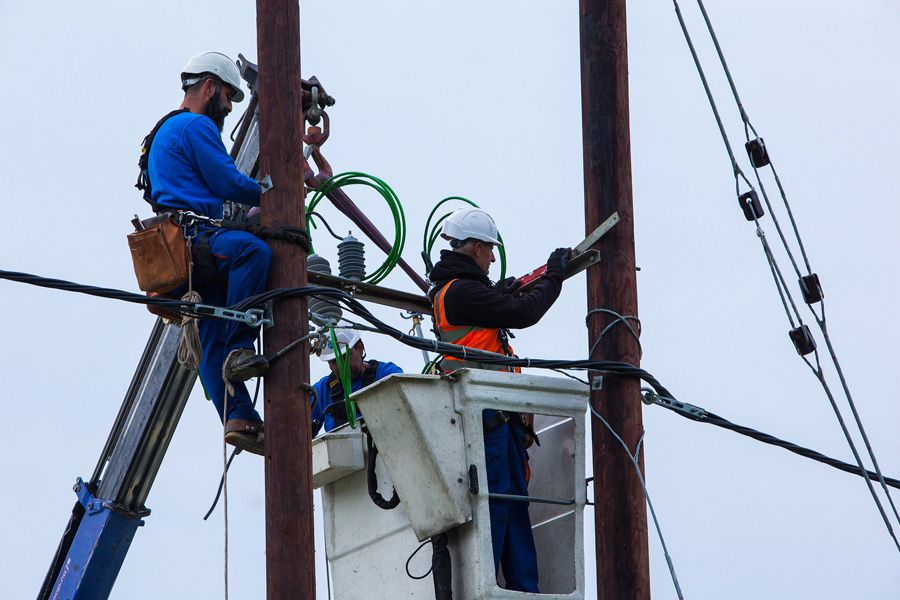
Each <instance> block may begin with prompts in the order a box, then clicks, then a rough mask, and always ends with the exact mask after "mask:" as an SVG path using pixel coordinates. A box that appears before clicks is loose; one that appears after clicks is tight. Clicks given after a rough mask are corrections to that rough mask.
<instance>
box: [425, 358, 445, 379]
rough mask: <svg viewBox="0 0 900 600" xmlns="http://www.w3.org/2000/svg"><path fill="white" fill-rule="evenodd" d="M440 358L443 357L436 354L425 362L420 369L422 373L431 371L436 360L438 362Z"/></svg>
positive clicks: (435, 364) (426, 373)
mask: <svg viewBox="0 0 900 600" xmlns="http://www.w3.org/2000/svg"><path fill="white" fill-rule="evenodd" d="M442 358H444V357H443V356H441V355H440V354H438V355H437V356H435V357H434V358H432V359H431V360H429V361H428V362H427V363H425V368H423V369H422V375H428V374H429V373H431V370H432V369H434V367H435V366H437V364H438V362H440V360H441V359H442Z"/></svg>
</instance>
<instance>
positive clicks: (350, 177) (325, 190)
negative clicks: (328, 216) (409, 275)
mask: <svg viewBox="0 0 900 600" xmlns="http://www.w3.org/2000/svg"><path fill="white" fill-rule="evenodd" d="M347 185H365V186H367V187H370V188H372V189H373V190H375V191H376V192H378V193H379V194H380V195H381V197H382V198H384V200H385V201H386V202H387V204H388V207H389V208H390V209H391V216H393V218H394V243H393V245H392V246H391V251H390V252H389V253H388V255H387V258H386V259H385V261H384V263H382V265H381V266H380V267H378V268H377V269H375V271H373V272H372V273H369V274H367V275H366V276H365V278H364V279H363V281H365V282H366V283H371V284H377V283H380V282H381V281H383V280H384V278H385V277H387V276H388V274H389V273H390V272H391V271H392V270H393V268H394V267H396V266H397V263H398V262H399V260H400V255H401V254H403V247H404V246H405V245H406V215H405V214H404V212H403V205H402V204H401V203H400V198H398V197H397V194H396V192H394V190H393V189H392V188H391V186H389V185H388V184H387V183H385V182H384V181H382V180H381V179H379V178H378V177H375V176H374V175H369V174H368V173H361V172H358V171H348V172H347V173H339V174H337V175H335V176H334V177H332V178H331V179H329V180H328V181H326V182H325V183H323V184H322V185H321V186H320V187H319V189H317V190H316V193H315V194H313V197H312V199H311V200H310V202H309V204H308V205H307V207H306V230H307V231H311V230H312V229H316V225H315V223H314V222H313V221H312V218H311V216H310V214H309V213H311V212H312V211H314V210H315V208H316V205H318V204H319V202H320V201H321V200H322V198H324V197H326V196H327V195H328V194H330V193H331V192H333V191H334V190H336V189H338V188H342V187H344V186H347ZM310 250H312V244H310Z"/></svg>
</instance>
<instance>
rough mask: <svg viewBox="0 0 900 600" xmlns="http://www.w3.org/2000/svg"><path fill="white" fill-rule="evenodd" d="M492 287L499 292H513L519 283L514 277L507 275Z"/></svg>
mask: <svg viewBox="0 0 900 600" xmlns="http://www.w3.org/2000/svg"><path fill="white" fill-rule="evenodd" d="M494 289H495V290H497V291H498V292H500V293H501V294H513V293H515V291H516V290H517V289H519V283H518V281H517V280H516V278H515V277H507V278H506V279H504V280H503V281H498V282H497V283H495V284H494Z"/></svg>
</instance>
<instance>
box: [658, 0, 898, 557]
mask: <svg viewBox="0 0 900 600" xmlns="http://www.w3.org/2000/svg"><path fill="white" fill-rule="evenodd" d="M673 3H674V6H675V12H676V15H677V17H678V21H679V24H680V25H681V29H682V32H683V34H684V37H685V41H686V42H687V45H688V48H689V49H690V51H691V55H692V57H693V59H694V64H695V66H696V68H697V71H698V73H699V75H700V79H701V81H702V83H703V86H704V89H705V91H706V95H707V99H708V100H709V103H710V106H711V108H712V110H713V114H714V116H715V118H716V123H717V125H718V126H719V131H720V133H721V135H722V139H723V141H724V143H725V146H726V149H727V151H728V156H729V159H730V160H731V163H732V169H733V171H734V174H735V180H736V183H737V184H738V185H737V191H738V195H740V187H739V182H738V180H737V178H738V176H739V175H740V177H742V178H743V179H744V181H745V182H747V184H748V185H749V187H750V189H751V190H753V185H752V184H750V182H749V181H747V178H746V176H745V175H744V174H743V172H742V171H741V170H740V167H739V166H738V164H737V161H736V158H735V155H734V152H733V151H732V149H731V144H730V142H729V140H728V136H727V134H726V132H725V128H724V126H723V124H722V120H721V117H720V115H719V111H718V108H717V106H716V104H715V101H714V99H713V97H712V93H711V91H710V89H709V85H708V83H707V80H706V75H705V73H704V71H703V68H702V66H701V64H700V60H699V58H698V56H697V53H696V50H695V48H694V44H693V41H692V39H691V36H690V33H689V31H688V29H687V26H686V24H685V21H684V18H683V15H682V13H681V9H680V7H679V5H678V1H677V0H673ZM697 5H698V7H699V9H700V12H701V13H702V15H703V20H704V22H705V23H706V27H707V30H708V32H709V35H710V37H711V39H712V41H713V45H714V46H715V49H716V54H717V56H718V58H719V62H720V64H721V66H722V69H723V71H724V73H725V76H726V78H727V80H728V84H729V87H730V89H731V93H732V96H733V97H734V100H735V103H736V105H737V108H738V112H739V114H740V118H741V121H742V123H743V125H744V136H745V139H746V140H747V149H748V153H749V152H750V150H751V139H750V133H751V131H752V133H753V135H754V136H755V139H754V140H753V142H756V143H757V146H758V148H761V153H762V155H763V156H764V160H755V159H753V157H752V156H751V161H750V162H751V166H752V167H753V170H754V174H755V177H756V180H757V184H758V185H759V189H760V192H761V193H762V196H763V200H764V202H765V204H766V207H767V208H768V210H769V213H770V216H771V218H772V221H773V223H774V224H775V228H776V231H777V232H778V235H779V238H780V240H781V243H782V246H783V248H784V250H785V253H786V254H787V255H788V258H789V259H790V262H791V265H792V266H793V268H794V272H795V273H796V275H797V277H798V278H799V279H800V281H801V285H805V284H804V283H803V277H804V276H803V274H802V273H801V271H800V268H799V266H798V264H797V260H796V259H795V257H794V253H793V252H792V250H791V247H790V244H789V242H788V240H787V237H786V236H785V233H784V231H783V229H782V227H781V224H780V223H779V221H778V218H777V216H776V215H775V212H774V210H773V207H772V203H771V202H770V200H769V196H768V193H767V191H766V189H765V185H764V183H763V180H762V177H761V175H760V168H761V167H764V166H766V165H768V166H769V167H770V170H771V172H772V176H773V178H774V180H775V183H776V185H777V187H778V191H779V193H780V195H781V199H782V203H783V205H784V208H785V211H786V213H787V215H788V219H789V221H790V224H791V228H792V230H793V233H794V240H795V242H796V244H797V246H798V248H799V250H800V254H801V256H802V258H803V263H804V265H805V267H806V273H807V276H814V274H813V273H812V269H811V267H810V261H809V257H808V255H807V252H806V248H805V246H804V244H803V240H802V237H801V236H800V231H799V227H798V225H797V221H796V218H795V217H794V213H793V210H792V209H791V206H790V202H789V201H788V199H787V194H786V192H785V190H784V186H783V185H782V182H781V178H780V177H779V176H778V173H777V171H776V169H775V166H774V164H773V163H772V160H771V157H770V156H769V154H768V151H766V150H765V145H764V144H763V142H762V138H761V137H759V134H758V132H757V131H756V128H755V127H754V126H753V124H752V122H751V121H750V118H749V115H748V114H747V111H746V110H745V108H744V105H743V102H742V101H741V99H740V95H739V94H738V91H737V86H736V85H735V82H734V78H733V76H732V74H731V70H730V69H729V67H728V64H727V61H726V60H725V55H724V52H723V51H722V47H721V44H720V43H719V40H718V36H717V35H716V33H715V29H714V27H713V25H712V21H711V20H710V18H709V14H708V13H707V11H706V7H705V6H704V4H703V1H702V0H697ZM757 163H761V164H757ZM750 213H752V214H753V220H754V221H755V224H756V233H757V236H758V237H759V238H760V241H761V243H762V246H763V251H764V253H765V255H766V260H767V261H768V263H769V267H770V270H771V271H772V277H773V279H774V280H775V285H776V289H777V291H778V294H779V297H780V299H781V301H782V304H783V306H784V309H785V312H786V314H787V316H788V320H789V322H790V323H791V328H792V329H794V328H795V327H796V323H795V321H794V317H796V319H797V323H799V324H800V327H804V328H805V327H806V326H805V325H804V324H803V320H802V318H801V316H800V313H799V310H798V309H797V306H796V303H795V302H794V300H793V295H792V294H791V292H790V289H789V287H788V285H787V282H786V281H785V279H784V276H783V274H782V273H781V270H780V268H779V267H778V264H777V261H776V259H775V257H774V254H773V252H772V250H771V247H770V246H769V244H768V243H767V241H766V237H765V233H764V232H763V230H762V228H761V227H760V225H759V216H761V215H756V211H755V210H752V209H751V211H750ZM816 285H818V281H817V280H816ZM816 302H818V303H819V304H820V306H821V309H820V313H817V312H816V310H815V308H814V307H813V304H815V303H816ZM789 305H790V308H789ZM807 307H808V309H809V311H810V312H811V313H812V315H813V317H814V319H815V321H816V323H817V325H818V327H819V330H820V331H821V333H822V336H823V338H824V339H825V342H826V346H827V348H828V353H829V356H830V358H831V361H832V364H833V365H834V367H835V370H836V372H837V374H838V378H839V380H840V382H841V386H842V390H843V392H844V397H845V399H846V401H847V403H848V405H849V406H850V410H851V412H852V414H853V417H854V420H855V423H856V426H857V429H858V431H859V433H860V435H861V437H862V439H863V442H864V444H865V446H866V450H867V452H868V455H869V459H870V460H871V461H872V465H873V466H874V468H875V477H874V478H876V479H877V480H878V481H879V483H880V485H881V488H882V490H883V491H884V494H885V496H886V497H887V499H888V502H889V504H890V506H891V509H892V511H893V514H894V517H895V518H896V519H897V521H898V523H900V512H898V510H897V507H896V505H895V503H894V500H893V497H892V496H891V493H890V491H889V489H888V485H887V482H886V481H885V479H884V476H883V474H882V472H881V467H880V465H879V464H878V460H877V458H876V456H875V453H874V450H873V448H872V445H871V442H870V440H869V437H868V434H867V433H866V430H865V427H864V426H863V424H862V419H861V418H860V416H859V412H858V410H857V408H856V403H855V401H854V400H853V396H852V394H851V392H850V388H849V384H848V383H847V380H846V377H845V376H844V373H843V369H842V367H841V365H840V361H839V359H838V357H837V352H836V351H835V349H834V346H833V343H832V341H831V336H830V335H829V333H828V326H827V321H826V319H825V301H824V299H823V298H821V297H820V298H819V299H818V300H817V301H812V302H809V301H808V302H807ZM792 311H793V315H792V314H791V313H792ZM801 356H803V355H802V354H801ZM815 359H816V366H813V364H812V362H810V361H809V359H807V358H806V356H803V361H804V362H805V363H806V364H807V365H808V366H809V367H810V369H811V370H812V372H813V374H814V375H815V376H816V378H817V380H818V381H819V383H820V384H821V386H822V388H823V390H824V391H825V393H826V396H827V397H828V399H829V402H830V403H831V406H832V410H833V411H834V413H835V416H836V417H837V419H838V422H839V424H840V426H841V429H842V432H843V433H844V436H845V438H846V440H847V443H848V445H849V446H850V448H851V451H852V453H853V455H854V458H855V459H856V460H857V463H858V467H859V469H858V471H859V474H860V475H861V476H862V477H863V478H864V479H865V480H866V485H867V486H868V488H869V491H870V493H871V495H872V497H873V499H874V501H875V504H876V506H877V508H878V511H879V513H880V514H881V516H882V519H883V520H884V522H885V525H886V527H887V529H888V532H889V533H890V535H891V537H892V538H893V540H894V543H895V545H896V546H897V549H898V551H900V542H898V540H897V537H896V535H895V534H894V531H893V527H892V526H891V523H890V519H889V518H888V516H887V514H886V512H885V510H884V507H883V506H882V503H881V500H880V498H879V497H878V495H877V493H876V491H875V488H874V486H873V485H872V482H871V481H870V477H869V473H870V472H869V471H868V469H866V468H865V465H864V464H863V462H862V459H861V457H860V455H859V452H858V451H857V449H856V445H855V443H854V441H853V438H852V436H851V435H850V432H849V430H848V429H847V427H846V424H845V422H844V418H843V415H842V414H841V410H840V408H839V407H838V406H837V403H836V402H835V400H834V396H833V394H832V392H831V389H830V387H829V386H828V383H827V381H826V378H825V375H824V371H823V369H822V367H821V363H820V361H819V354H818V351H817V350H816V351H815Z"/></svg>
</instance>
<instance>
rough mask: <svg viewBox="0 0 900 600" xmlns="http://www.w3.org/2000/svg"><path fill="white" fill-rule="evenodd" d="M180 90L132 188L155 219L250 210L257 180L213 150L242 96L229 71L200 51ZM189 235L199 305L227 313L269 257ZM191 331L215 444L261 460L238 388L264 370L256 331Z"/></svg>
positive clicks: (216, 324) (217, 237)
mask: <svg viewBox="0 0 900 600" xmlns="http://www.w3.org/2000/svg"><path fill="white" fill-rule="evenodd" d="M181 87H182V90H183V91H184V99H183V101H182V102H181V106H180V108H179V110H177V111H173V112H171V113H169V114H168V115H166V116H165V117H163V118H162V119H161V120H160V122H159V123H157V125H156V127H155V128H154V130H153V131H152V132H151V134H150V135H148V138H147V139H146V140H145V142H144V149H145V152H147V149H148V145H149V153H148V155H147V156H146V158H145V161H146V162H145V163H143V164H142V165H141V166H142V171H141V177H142V179H144V180H145V181H143V182H142V179H139V180H138V188H139V189H144V190H145V199H147V200H148V202H150V205H151V206H152V207H153V210H154V211H155V212H157V213H166V212H177V211H191V212H193V213H195V214H197V215H201V216H202V217H209V218H212V219H221V218H222V216H223V207H224V202H225V201H226V200H230V201H234V202H239V203H241V204H247V205H251V206H259V203H260V195H261V193H262V192H261V188H260V185H259V183H257V182H256V181H254V180H253V179H251V178H250V177H247V176H246V175H244V174H243V173H241V172H240V171H239V170H238V169H237V167H236V166H235V164H234V160H232V158H231V156H230V155H229V154H228V152H227V151H226V150H225V145H224V144H223V143H222V129H223V127H224V124H225V117H226V116H227V115H228V114H229V113H230V112H231V108H232V103H235V102H240V101H241V100H243V98H244V92H243V91H242V90H241V78H240V72H239V71H238V68H237V65H236V64H235V63H234V62H233V61H232V60H231V59H230V58H228V57H227V56H225V55H224V54H222V53H220V52H203V53H201V54H198V55H197V56H195V57H193V58H191V59H190V61H188V63H187V65H186V66H185V67H184V69H182V72H181ZM144 165H146V169H144ZM142 183H144V186H142V185H141V184H142ZM151 183H152V186H151V185H150V184H151ZM148 192H149V193H148ZM196 234H197V235H196V236H195V237H194V238H193V240H192V247H193V249H194V252H193V262H194V277H193V285H194V289H195V290H196V291H197V292H199V294H200V295H201V297H202V300H203V302H204V303H206V304H213V305H217V306H231V305H234V304H236V303H238V302H240V301H241V300H244V299H245V298H247V297H249V296H252V295H254V294H258V293H260V292H262V291H264V290H265V286H266V280H267V279H268V276H269V264H270V261H271V258H272V252H271V250H270V249H269V246H268V245H267V244H266V243H265V242H264V241H262V240H260V239H259V238H257V237H255V236H253V235H251V234H249V233H247V232H244V231H237V230H226V229H219V228H215V227H213V226H211V225H209V224H206V225H204V224H203V223H202V222H201V223H200V224H198V225H197V226H196ZM200 252H202V253H203V256H201V255H200ZM204 262H205V263H206V266H205V269H203V267H204V264H203V263H204ZM199 331H200V342H201V345H202V347H203V359H202V361H201V363H200V368H199V371H200V380H201V382H202V383H203V388H204V390H205V391H206V394H207V396H208V397H209V398H210V399H211V400H212V401H213V404H214V405H215V407H216V410H218V412H219V416H220V417H221V418H222V420H223V422H224V423H225V441H226V442H228V443H229V444H232V445H234V446H236V447H238V448H242V449H244V450H247V451H249V452H253V453H255V454H263V440H262V431H263V423H262V419H261V418H260V416H259V413H257V412H256V410H255V409H254V408H253V404H252V402H251V400H250V394H249V393H248V392H247V388H246V386H245V385H244V383H243V381H244V380H246V379H249V378H250V377H254V376H258V375H260V374H261V373H262V371H264V370H265V368H266V367H267V363H266V361H265V359H264V357H261V356H257V354H256V352H255V351H254V349H253V343H254V340H255V339H256V337H257V334H258V329H256V328H252V327H249V326H247V325H244V324H243V323H237V322H234V321H225V320H222V319H201V320H200V322H199ZM223 366H224V371H223ZM223 373H226V374H227V375H223ZM226 376H227V377H228V381H226V380H225V377H226ZM226 388H228V389H227V393H228V396H227V397H226ZM226 407H227V408H226Z"/></svg>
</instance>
